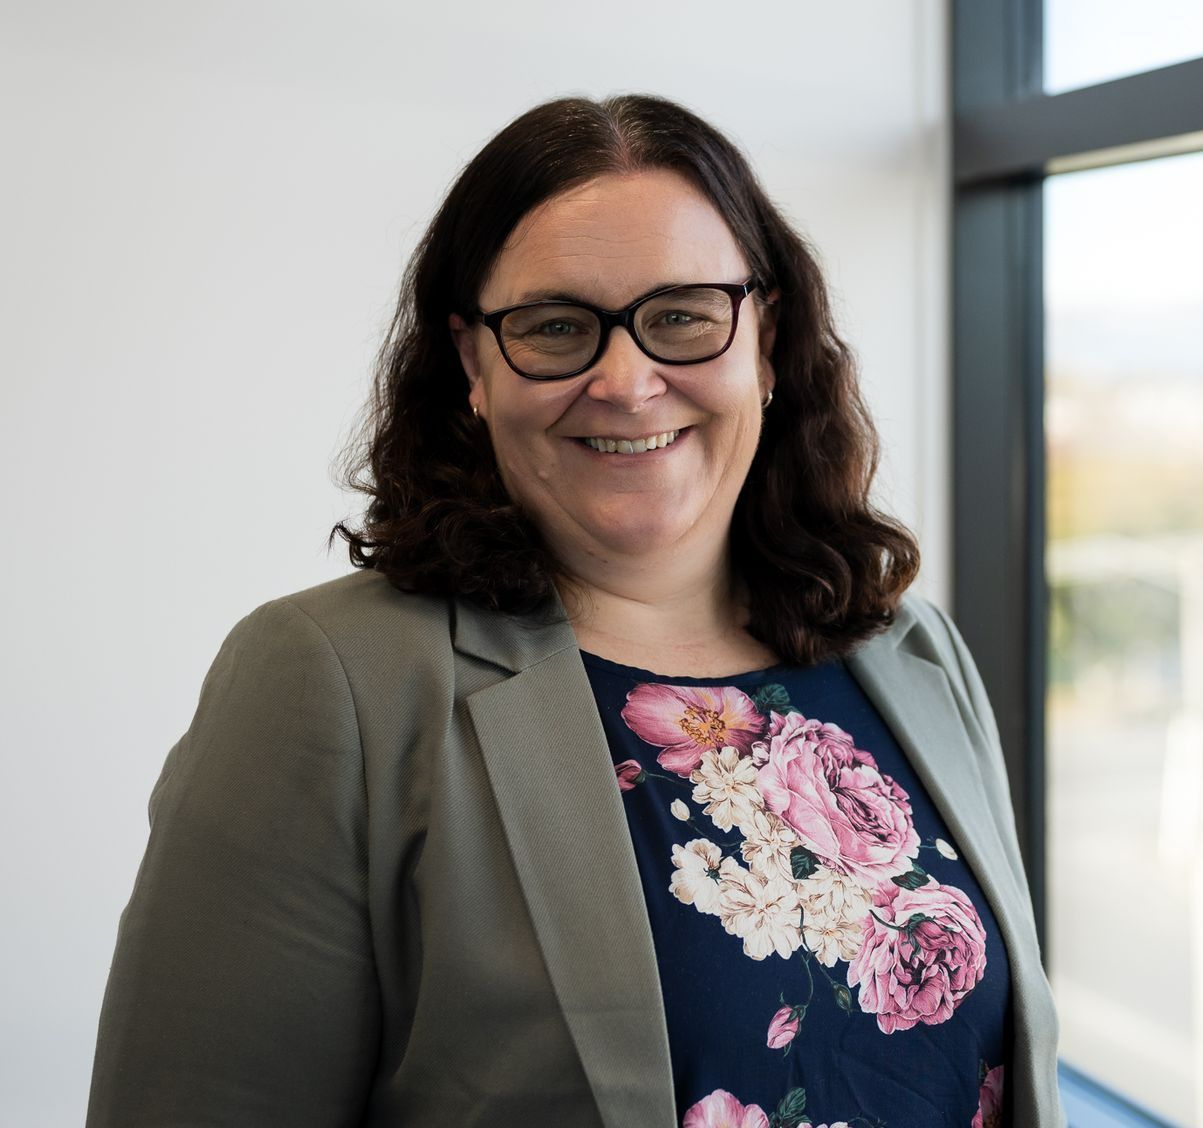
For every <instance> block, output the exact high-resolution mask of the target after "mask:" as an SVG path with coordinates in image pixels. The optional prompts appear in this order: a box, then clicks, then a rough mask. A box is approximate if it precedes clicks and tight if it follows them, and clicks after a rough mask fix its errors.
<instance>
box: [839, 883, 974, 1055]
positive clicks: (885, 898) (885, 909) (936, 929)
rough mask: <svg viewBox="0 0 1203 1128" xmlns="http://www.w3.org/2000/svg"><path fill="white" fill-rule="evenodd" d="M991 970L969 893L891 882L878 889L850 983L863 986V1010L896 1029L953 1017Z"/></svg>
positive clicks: (889, 1030) (934, 885) (851, 965)
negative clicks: (983, 975)
mask: <svg viewBox="0 0 1203 1128" xmlns="http://www.w3.org/2000/svg"><path fill="white" fill-rule="evenodd" d="M985 970H986V930H985V929H984V928H983V927H982V922H981V918H980V917H979V916H978V915H977V910H976V909H975V908H974V907H973V904H972V903H971V902H970V900H969V898H968V897H966V896H965V894H964V893H962V892H961V891H960V890H959V889H955V888H953V887H952V886H951V885H940V884H938V883H936V882H931V883H929V884H927V885H921V886H920V887H919V888H918V889H902V888H900V887H899V886H897V885H894V884H892V883H887V884H885V885H882V886H881V887H880V888H878V889H876V890H874V893H873V908H872V909H871V910H870V912H869V915H868V916H866V917H865V924H864V937H863V940H862V942H861V949H860V951H859V952H858V953H857V954H856V955H855V956H854V957H853V959H852V960H851V961H850V962H849V964H848V986H849V987H855V986H856V985H857V984H858V983H859V984H860V1008H861V1010H863V1011H865V1012H866V1013H868V1014H876V1015H877V1026H878V1028H879V1029H880V1030H881V1031H882V1033H884V1034H893V1033H894V1031H895V1030H910V1029H911V1027H912V1026H915V1025H916V1024H918V1023H920V1022H922V1023H925V1024H926V1025H928V1026H936V1025H938V1024H939V1023H941V1022H945V1021H947V1020H948V1019H949V1018H951V1017H952V1012H953V1011H954V1010H956V1008H957V1007H958V1006H959V1005H960V1002H961V1000H962V999H963V998H965V996H966V995H968V994H969V992H970V991H972V990H973V989H974V987H976V986H977V985H978V983H979V982H981V978H982V974H983V972H984V971H985Z"/></svg>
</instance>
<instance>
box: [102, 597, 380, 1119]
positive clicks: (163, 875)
mask: <svg viewBox="0 0 1203 1128" xmlns="http://www.w3.org/2000/svg"><path fill="white" fill-rule="evenodd" d="M366 834H367V802H366V795H365V786H364V772H363V755H362V749H361V746H360V739H359V731H358V724H357V720H356V713H355V705H354V701H353V699H352V694H351V688H350V685H349V684H348V681H347V677H346V674H345V672H344V670H343V667H342V664H341V662H340V660H339V658H338V656H337V654H336V653H335V651H334V649H333V648H332V647H331V645H330V642H329V641H328V640H327V638H326V636H325V634H324V633H323V632H322V630H321V629H320V628H319V627H318V626H317V624H316V623H315V622H314V621H313V620H312V619H311V618H310V617H309V616H308V615H307V614H306V613H305V612H304V611H303V610H301V609H300V608H299V607H297V606H296V605H295V604H292V603H289V602H288V601H287V600H276V601H274V602H272V603H268V604H265V605H264V606H262V607H260V608H259V609H258V610H257V611H255V612H253V613H252V614H250V615H248V616H247V617H246V618H245V619H243V620H242V621H241V622H239V623H238V624H237V626H235V627H234V629H233V630H232V631H231V632H230V634H229V636H228V637H227V638H226V640H225V642H224V644H223V645H222V647H221V650H220V652H219V653H218V655H217V657H216V659H215V660H214V662H213V665H212V667H211V669H210V670H209V673H208V675H207V677H206V678H205V682H204V686H203V688H202V691H201V696H200V701H199V704H198V707H197V710H196V715H195V717H194V719H193V721H192V724H191V726H190V727H189V729H188V731H187V733H186V734H185V735H184V736H183V738H182V739H181V740H180V741H179V742H178V743H177V744H176V745H175V747H173V748H172V749H171V751H170V753H169V754H168V756H167V761H166V763H165V764H164V766H163V771H162V774H161V776H160V778H159V780H158V783H157V784H156V786H155V788H154V790H153V792H152V795H151V799H150V838H149V842H148V845H147V848H146V854H145V857H144V859H143V861H142V865H141V867H140V869H139V871H138V875H137V879H136V881H135V884H134V889H133V894H132V896H131V898H130V901H129V904H128V905H127V907H126V909H125V911H124V913H123V914H122V917H121V921H120V925H119V929H118V935H117V946H116V951H115V954H114V957H113V964H112V968H111V971H110V975H109V980H108V986H107V988H106V991H105V996H104V1003H103V1006H102V1010H101V1016H100V1027H99V1036H98V1040H97V1046H96V1057H95V1063H94V1068H93V1075H92V1087H91V1096H90V1101H89V1107H88V1118H87V1125H88V1128H110V1126H112V1128H117V1126H121V1128H142V1126H146V1128H149V1126H151V1125H155V1126H156V1128H158V1126H162V1125H165V1124H171V1125H173V1126H191V1125H196V1126H199V1125H207V1126H209V1125H218V1124H220V1125H223V1126H229V1128H239V1126H244V1125H245V1126H247V1128H250V1126H251V1125H254V1126H256V1128H261V1126H262V1125H265V1124H287V1125H289V1126H290V1128H305V1126H307V1125H314V1126H317V1125H322V1126H323V1128H329V1126H332V1125H355V1124H358V1123H359V1122H360V1114H361V1112H362V1109H363V1107H364V1104H365V1102H366V1099H367V1094H368V1089H369V1086H370V1084H371V1079H372V1077H373V1073H374V1068H375V1064H376V1058H377V1052H378V1045H379V1037H380V1002H379V989H378V985H377V979H376V974H375V967H374V962H373V955H372V944H371V934H370V922H369V919H368V910H367V843H366Z"/></svg>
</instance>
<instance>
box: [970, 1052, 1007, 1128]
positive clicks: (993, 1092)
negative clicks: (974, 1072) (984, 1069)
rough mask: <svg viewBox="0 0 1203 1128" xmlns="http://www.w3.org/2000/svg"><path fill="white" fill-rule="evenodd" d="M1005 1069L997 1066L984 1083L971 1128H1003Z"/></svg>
mask: <svg viewBox="0 0 1203 1128" xmlns="http://www.w3.org/2000/svg"><path fill="white" fill-rule="evenodd" d="M1002 1103H1003V1067H1002V1066H1001V1065H996V1066H995V1067H994V1068H993V1069H992V1070H990V1072H989V1073H987V1074H986V1079H985V1080H984V1081H983V1082H982V1091H981V1093H980V1094H979V1096H978V1102H977V1112H975V1113H974V1114H973V1122H972V1123H971V1124H970V1126H969V1128H1002Z"/></svg>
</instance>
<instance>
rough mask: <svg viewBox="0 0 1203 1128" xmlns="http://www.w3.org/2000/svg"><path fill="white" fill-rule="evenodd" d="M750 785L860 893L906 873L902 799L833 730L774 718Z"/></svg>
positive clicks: (908, 833) (908, 830)
mask: <svg viewBox="0 0 1203 1128" xmlns="http://www.w3.org/2000/svg"><path fill="white" fill-rule="evenodd" d="M770 733H771V735H770V740H769V759H768V763H767V764H765V765H764V767H762V768H761V769H760V771H759V772H758V773H757V778H756V783H757V786H758V787H759V788H760V792H761V794H762V795H763V796H764V799H765V804H766V806H767V807H768V808H769V809H770V810H771V811H773V812H774V813H775V814H777V815H779V816H780V817H781V818H782V819H783V820H784V821H785V822H786V823H788V824H789V825H790V826H791V827H793V829H794V831H795V832H796V833H797V835H798V838H799V839H800V840H801V841H802V843H803V845H804V846H806V848H807V849H808V850H810V851H811V852H812V853H813V854H815V855H816V856H817V857H818V858H819V859H820V860H821V861H822V862H823V864H824V865H826V866H827V867H828V868H829V869H834V870H837V871H838V872H839V873H842V874H845V875H847V876H849V877H852V878H853V879H854V880H856V881H857V882H858V883H860V884H862V885H865V886H874V885H879V884H881V883H882V882H883V881H888V880H889V879H890V878H891V877H896V876H897V875H898V874H902V873H906V872H907V871H908V870H909V869H910V868H911V861H912V859H913V858H915V857H916V856H917V855H918V853H919V835H918V834H917V833H916V832H915V827H914V825H913V824H912V822H911V805H910V803H909V801H908V800H909V796H908V795H907V793H906V792H905V791H903V789H902V788H901V787H899V786H898V784H896V783H895V782H894V781H893V779H891V778H890V777H889V776H888V775H883V774H882V773H881V772H879V771H878V770H877V761H876V760H874V759H873V757H872V756H871V755H870V754H869V753H868V752H864V751H861V749H859V748H857V747H856V746H855V745H854V744H853V743H852V737H851V736H849V735H848V733H846V732H844V730H843V729H841V728H840V727H839V726H838V725H831V724H823V723H822V722H820V721H814V720H809V721H808V720H807V719H806V718H805V717H803V716H802V714H801V713H790V714H788V715H787V716H785V717H784V718H782V717H779V716H778V715H777V714H774V715H773V722H772V728H771V729H770Z"/></svg>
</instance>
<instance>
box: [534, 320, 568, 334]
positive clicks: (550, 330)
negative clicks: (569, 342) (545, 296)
mask: <svg viewBox="0 0 1203 1128" xmlns="http://www.w3.org/2000/svg"><path fill="white" fill-rule="evenodd" d="M534 332H535V333H537V334H539V335H541V336H544V337H567V336H570V335H571V334H572V333H574V332H576V326H575V325H574V324H573V323H572V322H571V321H545V322H543V324H542V325H537V326H535V329H534Z"/></svg>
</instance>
